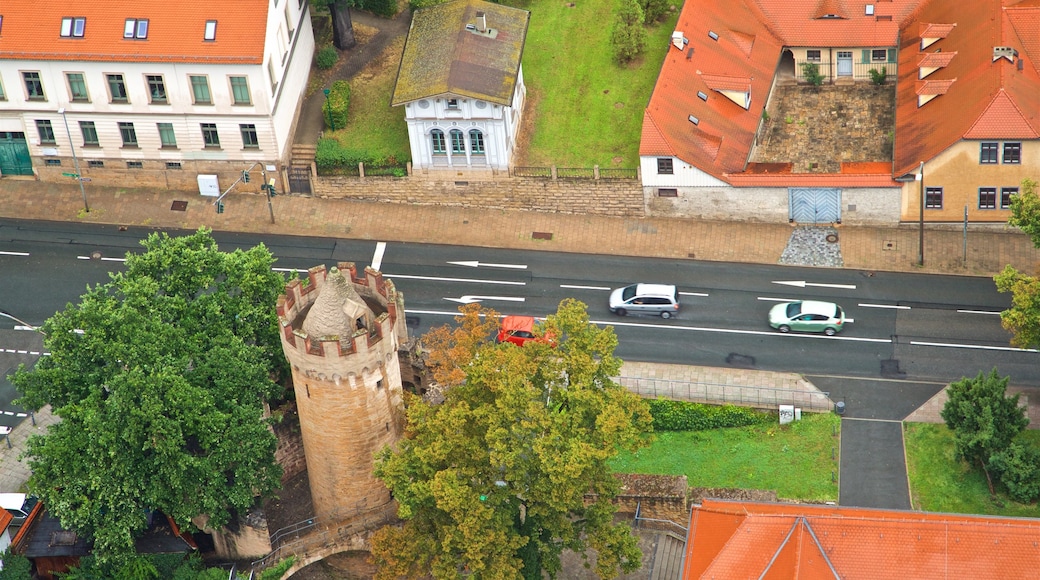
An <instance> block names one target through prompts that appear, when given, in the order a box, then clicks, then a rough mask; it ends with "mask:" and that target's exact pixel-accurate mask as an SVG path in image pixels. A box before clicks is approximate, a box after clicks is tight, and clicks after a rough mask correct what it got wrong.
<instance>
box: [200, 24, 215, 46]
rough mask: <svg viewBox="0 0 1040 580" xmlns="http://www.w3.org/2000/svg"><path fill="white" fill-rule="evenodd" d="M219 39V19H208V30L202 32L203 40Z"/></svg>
mask: <svg viewBox="0 0 1040 580" xmlns="http://www.w3.org/2000/svg"><path fill="white" fill-rule="evenodd" d="M216 39H217V21H216V20H207V21H206V30H205V31H204V32H203V33H202V40H209V41H213V40H216Z"/></svg>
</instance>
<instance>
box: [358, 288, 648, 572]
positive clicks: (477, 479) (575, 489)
mask: <svg viewBox="0 0 1040 580" xmlns="http://www.w3.org/2000/svg"><path fill="white" fill-rule="evenodd" d="M461 311H462V315H461V316H460V317H459V319H458V320H459V323H460V325H459V327H458V328H456V329H455V330H453V331H451V330H446V329H441V330H439V331H437V332H435V333H433V334H431V335H428V336H427V338H426V339H424V343H425V345H426V348H427V349H428V350H429V351H430V361H431V363H432V364H433V366H434V368H435V370H436V372H437V373H438V375H437V376H438V380H447V382H448V383H449V384H450V385H452V386H451V388H449V389H447V391H446V393H445V400H444V402H443V403H441V404H436V405H431V404H427V403H425V402H422V401H419V400H412V401H411V402H410V405H409V408H408V435H407V437H406V438H405V439H404V440H403V441H402V442H401V443H400V444H399V448H398V449H397V450H396V451H394V450H391V449H389V448H388V449H384V450H383V452H382V453H381V454H380V457H379V459H378V463H377V467H376V475H377V476H378V477H380V478H381V479H383V481H385V482H386V484H387V486H388V487H389V488H390V489H391V491H392V492H393V494H394V497H395V498H396V499H397V501H398V502H399V504H400V510H399V514H400V516H401V517H402V518H403V519H404V520H405V524H404V526H403V527H388V528H384V529H383V530H381V531H380V532H378V533H377V534H376V536H375V537H374V538H373V540H372V542H373V557H374V559H375V561H376V562H377V564H379V565H380V576H379V578H386V579H389V578H399V577H406V578H421V577H424V576H425V575H427V574H432V576H433V577H434V578H457V577H458V576H459V574H460V573H463V572H466V573H469V574H472V576H473V577H479V578H485V579H494V578H509V579H512V578H516V577H518V576H524V577H526V578H538V579H541V578H542V573H543V572H544V573H546V574H548V576H549V577H556V576H557V575H558V574H559V573H560V553H561V552H562V551H563V550H564V549H572V550H574V551H576V552H578V553H580V554H585V552H586V549H587V548H590V547H591V548H593V549H594V550H596V552H597V559H596V571H597V572H598V573H599V575H600V577H602V578H614V577H616V576H617V575H618V573H619V571H623V572H630V571H632V570H635V569H637V568H638V567H639V565H640V558H641V554H640V551H639V549H638V546H637V544H636V539H635V537H634V536H633V535H632V533H631V530H630V529H629V528H628V526H626V525H624V524H621V525H615V524H614V523H613V515H614V511H615V508H614V506H613V505H612V504H611V502H610V500H611V498H613V497H614V496H615V495H616V493H617V491H618V483H617V480H616V479H615V478H614V477H613V475H612V473H611V470H610V467H609V465H608V461H609V459H610V458H612V457H613V456H614V455H615V454H616V453H617V452H618V451H619V450H621V449H629V450H634V449H636V448H638V447H640V446H641V445H642V444H643V443H645V442H646V437H644V434H645V433H646V432H648V431H649V430H650V424H651V419H650V414H649V411H648V410H647V405H646V403H645V402H644V401H642V400H641V399H639V398H638V397H636V396H635V395H633V394H631V393H629V392H628V391H626V390H625V389H623V388H622V387H621V386H619V385H617V384H616V383H615V382H614V381H613V380H612V377H615V376H617V374H618V371H619V369H620V365H621V362H620V360H618V359H617V358H615V357H614V349H615V348H616V346H617V337H616V336H615V335H614V332H613V330H611V329H609V328H608V329H600V328H597V327H596V326H594V325H592V324H590V323H589V318H588V313H587V312H586V309H585V305H584V304H582V303H580V302H577V301H573V300H567V301H564V302H563V303H561V304H560V306H559V309H558V311H557V313H556V314H554V315H550V316H549V317H548V319H547V320H546V321H545V323H544V325H543V328H542V329H541V330H542V331H544V332H546V333H551V335H552V336H554V337H557V338H556V340H555V342H556V343H557V346H556V347H555V348H554V347H553V346H551V345H549V344H545V343H536V342H533V341H532V342H530V343H528V344H527V345H525V346H524V347H516V346H514V345H512V344H508V343H503V344H500V345H495V344H493V343H492V342H491V341H489V340H488V338H489V335H490V333H491V332H492V331H493V330H494V328H495V327H496V326H497V315H496V314H495V313H494V312H493V311H483V312H482V311H481V310H480V309H479V308H478V307H477V305H469V306H466V307H462V308H461ZM482 315H484V316H485V317H484V319H483V320H481V316H482ZM589 494H591V495H589ZM589 498H591V499H589Z"/></svg>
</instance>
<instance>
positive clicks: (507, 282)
mask: <svg viewBox="0 0 1040 580" xmlns="http://www.w3.org/2000/svg"><path fill="white" fill-rule="evenodd" d="M383 276H384V277H386V278H398V279H401V280H405V279H410V280H434V281H437V282H475V283H477V284H499V285H503V286H526V285H527V282H513V281H510V280H478V279H475V278H442V277H440V276H409V275H407V274H386V273H384V274H383Z"/></svg>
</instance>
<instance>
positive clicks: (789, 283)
mask: <svg viewBox="0 0 1040 580" xmlns="http://www.w3.org/2000/svg"><path fill="white" fill-rule="evenodd" d="M773 284H783V285H784V286H796V287H798V288H805V287H806V286H813V287H816V288H841V289H843V290H855V289H856V285H855V284H816V283H813V282H806V281H805V280H773Z"/></svg>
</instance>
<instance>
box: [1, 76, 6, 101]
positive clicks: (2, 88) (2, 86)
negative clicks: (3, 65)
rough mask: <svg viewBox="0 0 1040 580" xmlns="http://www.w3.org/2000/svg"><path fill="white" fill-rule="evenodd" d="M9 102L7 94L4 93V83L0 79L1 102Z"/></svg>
mask: <svg viewBox="0 0 1040 580" xmlns="http://www.w3.org/2000/svg"><path fill="white" fill-rule="evenodd" d="M6 100H7V93H5V92H4V81H3V79H0V101H6Z"/></svg>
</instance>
